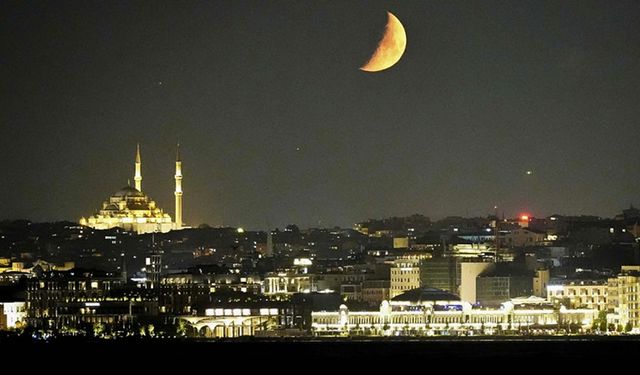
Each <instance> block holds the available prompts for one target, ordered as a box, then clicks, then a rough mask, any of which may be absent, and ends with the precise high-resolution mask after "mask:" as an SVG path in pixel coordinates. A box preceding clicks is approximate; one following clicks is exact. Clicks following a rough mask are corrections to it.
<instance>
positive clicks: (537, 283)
mask: <svg viewBox="0 0 640 375" xmlns="http://www.w3.org/2000/svg"><path fill="white" fill-rule="evenodd" d="M535 272H536V276H535V277H534V278H533V295H534V296H536V297H542V298H545V297H547V286H548V284H549V279H550V278H551V271H550V270H548V269H546V268H541V269H537V270H536V271H535Z"/></svg>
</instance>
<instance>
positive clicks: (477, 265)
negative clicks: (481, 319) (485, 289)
mask: <svg viewBox="0 0 640 375" xmlns="http://www.w3.org/2000/svg"><path fill="white" fill-rule="evenodd" d="M495 267H496V265H495V263H490V262H463V263H461V264H460V274H461V275H460V299H462V300H463V301H466V302H469V303H472V304H473V303H476V302H477V299H476V278H477V277H478V276H480V275H482V274H483V273H485V272H490V271H492V270H494V269H495Z"/></svg>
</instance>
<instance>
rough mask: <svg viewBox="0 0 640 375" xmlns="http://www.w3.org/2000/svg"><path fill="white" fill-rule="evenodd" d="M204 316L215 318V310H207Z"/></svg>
mask: <svg viewBox="0 0 640 375" xmlns="http://www.w3.org/2000/svg"><path fill="white" fill-rule="evenodd" d="M204 315H206V316H213V315H214V310H213V309H206V310H204Z"/></svg>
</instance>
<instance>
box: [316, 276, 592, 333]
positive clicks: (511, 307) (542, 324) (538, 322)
mask: <svg viewBox="0 0 640 375" xmlns="http://www.w3.org/2000/svg"><path fill="white" fill-rule="evenodd" d="M597 313H598V312H597V310H593V309H566V308H556V307H554V306H553V305H552V304H551V303H549V302H547V301H546V300H545V299H543V298H538V297H528V298H515V299H511V300H508V301H505V302H503V303H502V304H501V305H500V306H499V307H497V308H475V307H473V306H472V305H471V304H470V303H468V302H464V301H460V299H459V298H458V297H457V296H455V295H453V294H451V293H448V292H446V291H443V290H439V289H434V288H418V289H414V290H410V291H408V292H406V293H404V294H401V295H399V296H396V297H395V298H393V299H391V301H386V300H385V301H383V302H382V303H381V304H380V307H379V309H377V310H372V311H350V310H349V308H348V307H347V306H346V305H341V306H340V307H339V309H335V310H324V309H323V310H320V309H318V310H314V311H313V312H312V313H311V319H312V326H311V330H312V333H313V334H314V335H317V336H325V335H328V336H350V335H358V336H362V335H364V336H433V335H440V334H444V335H451V334H465V335H466V334H468V333H470V332H471V333H473V332H476V333H481V334H499V333H501V332H517V331H521V330H530V329H545V330H558V329H561V328H562V329H566V328H570V329H572V330H575V331H579V330H585V329H589V328H591V325H592V323H593V321H594V319H595V318H596V317H597Z"/></svg>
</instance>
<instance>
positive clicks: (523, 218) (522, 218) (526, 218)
mask: <svg viewBox="0 0 640 375" xmlns="http://www.w3.org/2000/svg"><path fill="white" fill-rule="evenodd" d="M520 220H521V221H529V215H520Z"/></svg>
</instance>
